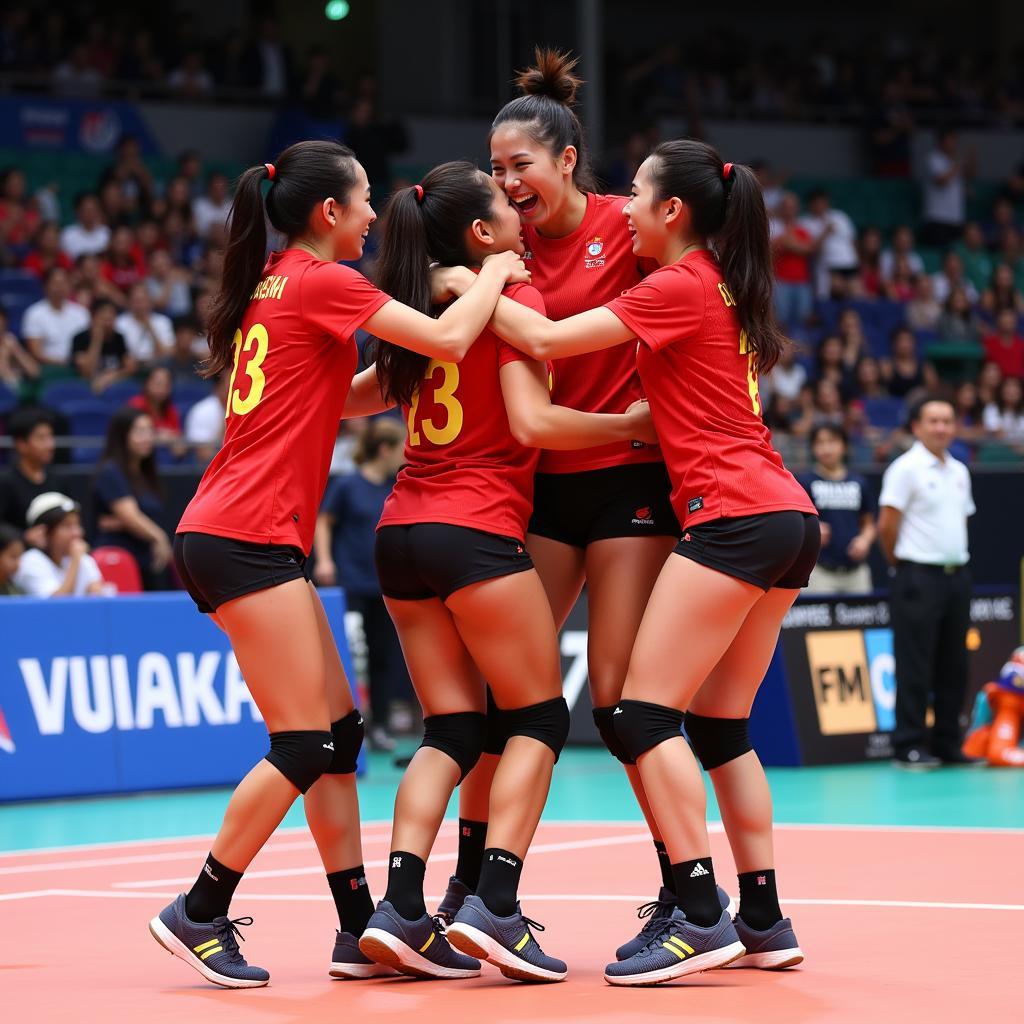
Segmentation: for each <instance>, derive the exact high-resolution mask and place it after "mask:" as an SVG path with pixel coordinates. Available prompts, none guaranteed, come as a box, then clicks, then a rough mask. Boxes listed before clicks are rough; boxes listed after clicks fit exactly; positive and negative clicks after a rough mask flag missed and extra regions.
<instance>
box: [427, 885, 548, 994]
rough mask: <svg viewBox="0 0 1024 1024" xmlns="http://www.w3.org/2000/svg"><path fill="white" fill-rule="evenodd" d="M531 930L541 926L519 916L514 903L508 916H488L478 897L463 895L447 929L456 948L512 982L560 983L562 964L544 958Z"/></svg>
mask: <svg viewBox="0 0 1024 1024" xmlns="http://www.w3.org/2000/svg"><path fill="white" fill-rule="evenodd" d="M531 928H536V929H537V931H539V932H542V931H544V926H543V925H542V924H538V923H537V922H536V921H531V920H530V919H529V918H528V917H523V915H522V913H521V912H520V909H519V904H518V903H517V904H516V912H515V913H514V914H512V915H511V916H510V917H498V916H497V914H492V913H491V912H490V911H489V910H488V909H487V907H486V906H484V901H483V900H482V899H480V897H479V896H467V897H466V899H465V901H464V902H463V904H462V909H461V910H460V911H459V912H458V913H457V914H456V915H455V920H454V921H453V922H452V924H451V926H450V927H449V929H448V933H447V934H448V938H449V939H450V940H451V943H452V945H453V946H454V947H455V948H456V949H461V950H462V952H463V953H469V954H471V955H472V956H476V957H479V958H480V959H481V960H486V961H487V962H488V963H491V964H494V966H495V967H497V968H498V970H499V971H501V973H502V974H504V975H505V977H506V978H512V979H513V980H515V981H564V980H565V975H566V973H567V968H566V966H565V962H564V961H562V960H557V959H556V958H555V957H553V956H548V955H547V954H546V953H545V952H544V950H542V949H541V948H540V945H539V944H538V942H537V940H536V939H535V938H534V937H533V932H531V931H530V929H531Z"/></svg>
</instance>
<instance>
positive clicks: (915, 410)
mask: <svg viewBox="0 0 1024 1024" xmlns="http://www.w3.org/2000/svg"><path fill="white" fill-rule="evenodd" d="M932 402H941V403H942V404H943V405H948V406H949V407H950V409H952V410H953V415H954V416H956V405H955V404H954V403H953V401H952V400H951V399H949V398H947V397H946V396H945V395H922V396H921V397H920V398H919V399H917V401H916V402H914V403H913V404H912V405H911V406H910V409H909V410H908V412H907V422H908V423H917V422H919V421H920V419H921V414H922V413H923V412H924V407H925V406H926V405H931V404H932Z"/></svg>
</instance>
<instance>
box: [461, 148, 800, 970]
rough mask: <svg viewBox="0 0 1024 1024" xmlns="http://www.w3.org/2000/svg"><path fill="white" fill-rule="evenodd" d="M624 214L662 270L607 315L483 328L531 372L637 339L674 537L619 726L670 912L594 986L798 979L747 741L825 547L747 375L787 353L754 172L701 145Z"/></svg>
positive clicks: (666, 160)
mask: <svg viewBox="0 0 1024 1024" xmlns="http://www.w3.org/2000/svg"><path fill="white" fill-rule="evenodd" d="M625 213H626V215H627V217H628V223H629V230H630V232H631V234H632V235H633V250H634V252H635V253H636V254H637V255H638V256H647V257H651V258H653V259H654V260H656V262H657V264H658V268H659V269H658V270H656V271H654V272H653V273H652V274H650V275H649V276H648V277H647V278H646V279H645V280H644V281H643V282H641V283H640V284H637V285H635V286H634V287H633V288H631V289H630V290H629V291H627V292H626V293H624V294H623V295H622V296H621V297H619V298H616V299H613V300H612V301H610V302H608V303H606V304H605V305H604V306H603V307H602V308H599V309H593V310H591V311H589V312H586V313H583V314H580V315H578V316H574V317H569V318H567V319H564V320H560V321H552V320H547V319H545V318H544V317H542V316H540V315H539V314H538V313H536V312H534V311H533V310H528V309H524V308H523V307H522V306H519V305H518V304H516V303H511V302H505V301H504V300H499V303H498V305H497V307H496V308H495V315H494V318H493V320H492V321H491V325H492V328H493V329H494V330H495V332H496V333H497V334H498V335H499V336H501V337H503V338H505V339H506V340H507V341H510V342H511V343H512V344H515V345H517V346H518V347H520V348H522V349H523V350H524V351H526V352H529V353H530V354H531V355H533V356H534V357H536V358H552V357H558V356H570V355H575V354H577V353H583V352H590V351H593V350H598V349H606V348H613V347H614V346H616V345H621V344H623V343H624V342H626V341H628V340H629V339H630V338H632V337H638V338H639V339H640V344H639V346H638V348H637V368H638V370H639V373H640V380H641V383H642V384H643V387H644V390H645V392H646V394H647V395H648V398H649V400H650V403H651V412H652V415H653V417H654V424H655V427H656V429H657V433H658V438H659V441H660V442H661V446H662V450H663V451H664V452H665V455H666V460H667V464H668V469H669V474H670V476H671V478H672V502H673V505H674V507H675V510H676V513H677V515H678V516H679V519H680V521H681V522H682V524H683V530H684V533H683V536H682V539H681V540H680V541H679V543H678V545H677V546H676V548H675V552H674V556H673V557H670V558H669V559H668V561H667V562H666V563H665V566H664V568H663V570H662V572H661V574H660V575H659V577H658V582H657V584H656V586H655V588H654V591H653V593H652V595H651V599H650V602H649V604H648V606H647V610H646V612H645V613H644V617H643V622H642V624H641V627H640V630H639V632H638V634H637V638H636V645H635V647H634V649H633V653H632V656H631V658H630V663H629V670H628V672H627V675H626V682H625V686H624V687H623V692H622V699H621V700H620V701H619V702H618V704H617V705H616V707H615V709H614V712H613V722H614V725H615V730H616V735H617V737H618V740H619V742H621V744H622V745H623V747H624V748H625V750H626V752H627V753H628V755H629V757H630V758H631V759H632V760H634V761H636V763H637V767H638V769H639V772H640V776H641V779H642V780H643V784H644V791H645V793H646V794H647V796H648V799H649V801H650V805H651V809H652V811H653V813H654V816H655V818H656V820H657V824H658V826H659V828H660V830H661V834H662V835H663V837H664V841H665V845H666V847H667V850H668V854H669V857H670V858H671V864H672V873H673V877H674V880H675V883H676V885H675V891H676V897H677V906H676V907H674V908H673V910H672V912H671V914H670V916H669V917H668V918H667V919H666V920H665V921H664V923H663V925H662V927H661V929H660V930H659V932H658V933H657V934H656V935H654V936H653V937H652V938H651V941H650V942H648V943H647V944H646V945H645V946H644V947H643V948H642V949H640V950H638V951H637V952H635V953H634V954H633V955H632V956H629V957H624V958H622V959H621V960H619V961H618V962H616V963H614V964H610V965H609V966H608V968H607V969H606V972H605V978H606V980H608V981H609V982H611V983H612V984H616V985H651V984H657V983H659V982H662V981H668V980H670V979H672V978H677V977H681V976H684V975H687V974H691V973H694V972H697V971H703V970H708V969H710V968H713V967H721V966H724V965H725V964H727V963H729V962H731V961H733V960H736V959H737V958H739V957H743V959H742V960H740V961H739V962H740V963H746V964H749V965H750V966H757V967H785V966H789V965H791V964H794V963H798V962H799V961H800V960H802V959H803V954H802V953H801V951H800V948H799V945H798V943H797V940H796V936H795V934H794V932H793V929H792V925H791V923H790V921H789V920H788V919H787V918H783V916H782V912H781V909H780V908H779V902H778V896H777V892H776V884H775V871H774V859H773V850H772V827H771V795H770V793H769V790H768V785H767V780H766V778H765V775H764V770H763V768H762V767H761V764H760V762H759V761H758V759H757V755H756V754H755V753H754V751H753V749H752V748H751V745H750V740H749V737H748V728H747V726H748V718H749V714H750V708H751V705H752V704H753V700H754V696H755V694H756V692H757V689H758V687H759V686H760V684H761V681H762V679H763V677H764V674H765V671H766V670H767V667H768V664H769V662H770V660H771V657H772V653H773V651H774V650H775V645H776V641H777V639H778V635H779V629H780V628H781V624H782V620H783V617H784V616H785V614H786V612H787V611H788V610H789V607H790V606H791V605H792V603H793V601H794V600H795V599H796V597H797V594H798V593H799V590H800V588H801V587H803V586H806V584H807V579H808V576H809V575H810V572H811V569H812V568H813V567H814V564H815V561H816V559H817V554H818V549H819V547H820V530H819V526H818V519H817V514H816V511H815V508H814V505H813V504H812V503H811V501H810V500H809V498H808V497H807V494H806V493H805V492H804V490H803V488H802V487H801V486H800V485H799V484H798V483H797V482H796V480H795V479H794V478H793V476H792V475H791V474H790V473H789V472H788V471H787V470H786V468H785V467H784V465H783V463H782V459H781V458H780V457H779V455H778V453H777V452H775V450H774V449H773V448H772V446H771V440H770V436H769V434H768V431H767V429H766V428H765V426H764V423H763V421H762V418H761V400H760V395H759V393H758V375H759V374H760V373H762V372H765V371H767V370H770V369H771V367H772V366H773V365H774V364H775V362H776V361H777V359H778V356H779V353H780V352H781V350H782V347H783V345H784V344H785V339H784V337H783V336H782V335H781V333H780V332H779V329H778V327H777V325H776V324H775V321H774V318H773V315H772V303H771V288H772V271H771V258H770V254H769V247H768V225H767V216H766V213H765V208H764V201H763V199H762V196H761V191H760V188H759V186H758V183H757V180H756V178H755V177H754V173H753V171H751V170H750V168H749V167H744V166H738V165H737V166H734V165H733V164H725V165H723V163H722V160H721V158H720V157H719V155H718V153H717V152H716V151H715V150H714V149H712V148H711V147H710V146H708V145H705V144H704V143H701V142H695V141H689V140H687V141H676V142H667V143H663V144H662V145H660V146H658V147H657V148H656V149H655V150H654V152H653V153H652V154H651V156H650V157H648V159H647V160H646V161H645V162H644V164H643V165H642V166H641V167H640V169H639V170H638V172H637V175H636V179H635V181H634V184H633V190H632V197H631V199H630V201H629V204H628V205H627V207H626V210H625ZM467 276H468V275H466V274H463V278H464V279H465V278H466V277H467ZM463 283H464V284H466V283H469V282H468V281H466V280H464V281H463ZM684 720H685V725H686V731H687V734H688V736H689V737H690V741H691V743H692V744H693V750H694V752H695V753H696V755H697V757H698V758H699V759H700V761H701V762H702V763H703V765H704V767H705V768H706V769H707V770H708V771H709V772H710V775H711V779H712V782H713V784H714V787H715V793H716V795H717V797H718V803H719V806H720V808H721V812H722V821H723V823H724V825H725V829H726V834H727V835H728V838H729V842H730V845H731V847H732V851H733V856H734V858H735V861H736V866H737V868H738V869H739V885H740V907H739V913H738V915H737V916H736V919H735V923H734V922H733V921H732V920H730V917H729V914H728V912H727V911H726V910H723V908H722V906H721V903H720V901H719V896H718V893H717V892H716V886H715V875H714V868H713V866H712V863H711V857H710V845H709V841H708V834H707V826H706V824H705V820H704V815H705V796H704V788H703V785H702V782H701V777H700V769H699V767H698V764H697V761H696V760H695V759H694V754H693V753H691V750H690V747H689V746H687V744H686V742H685V741H684V740H683V738H682V736H681V735H680V728H681V726H682V725H683V724H684ZM744 954H746V955H745V956H744Z"/></svg>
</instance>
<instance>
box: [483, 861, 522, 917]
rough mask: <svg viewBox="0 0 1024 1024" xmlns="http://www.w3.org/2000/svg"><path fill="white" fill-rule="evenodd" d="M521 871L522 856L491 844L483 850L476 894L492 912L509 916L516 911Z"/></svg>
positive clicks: (501, 915) (500, 915) (499, 915)
mask: <svg viewBox="0 0 1024 1024" xmlns="http://www.w3.org/2000/svg"><path fill="white" fill-rule="evenodd" d="M522 873H523V858H522V857H518V856H516V854H514V853H509V852H508V850H499V849H498V848H497V847H493V846H492V847H490V848H489V849H487V850H484V863H483V866H482V867H481V868H480V882H479V883H478V885H477V887H476V894H477V896H479V897H480V899H482V900H483V902H484V906H485V907H487V909H488V910H489V911H490V912H491V913H492V914H497V915H498V917H511V916H512V914H514V913H515V912H516V900H517V898H518V893H519V876H520V875H521V874H522Z"/></svg>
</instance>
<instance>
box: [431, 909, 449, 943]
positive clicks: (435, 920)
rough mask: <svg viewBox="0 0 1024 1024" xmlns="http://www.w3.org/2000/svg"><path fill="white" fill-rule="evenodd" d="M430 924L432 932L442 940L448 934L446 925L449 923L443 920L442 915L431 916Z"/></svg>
mask: <svg viewBox="0 0 1024 1024" xmlns="http://www.w3.org/2000/svg"><path fill="white" fill-rule="evenodd" d="M430 924H431V927H432V928H433V929H434V931H435V932H436V933H437V934H438V935H440V936H441V938H442V939H443V938H444V937H445V936H446V935H447V934H448V925H449V924H451V922H450V921H448V920H446V919H445V916H444V914H431V915H430Z"/></svg>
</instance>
